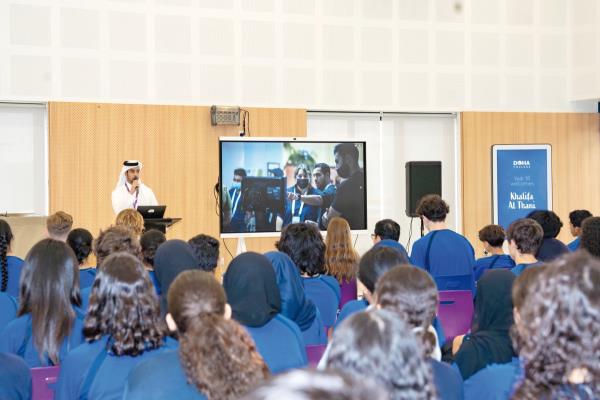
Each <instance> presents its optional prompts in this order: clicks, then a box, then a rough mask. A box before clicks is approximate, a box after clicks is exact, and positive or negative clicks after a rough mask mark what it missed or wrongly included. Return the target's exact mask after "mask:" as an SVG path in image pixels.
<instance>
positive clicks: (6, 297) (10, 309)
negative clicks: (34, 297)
mask: <svg viewBox="0 0 600 400" xmlns="http://www.w3.org/2000/svg"><path fill="white" fill-rule="evenodd" d="M18 305H19V304H18V303H17V299H15V298H14V297H12V296H11V295H10V294H8V293H6V292H0V332H2V330H3V329H4V328H6V326H7V325H8V324H9V323H10V321H12V320H13V319H15V318H16V317H17V307H18Z"/></svg>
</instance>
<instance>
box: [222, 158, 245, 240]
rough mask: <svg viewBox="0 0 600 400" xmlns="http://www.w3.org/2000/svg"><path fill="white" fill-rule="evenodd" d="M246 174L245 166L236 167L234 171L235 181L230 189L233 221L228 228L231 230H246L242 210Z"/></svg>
mask: <svg viewBox="0 0 600 400" xmlns="http://www.w3.org/2000/svg"><path fill="white" fill-rule="evenodd" d="M246 175H247V174H246V170H245V169H244V168H236V169H235V170H234V171H233V183H232V184H231V186H230V187H229V189H228V192H229V197H230V198H231V213H230V215H231V221H230V222H229V227H228V228H227V230H228V231H229V232H246V223H245V221H244V211H243V210H242V204H243V201H242V181H243V180H244V178H245V177H246Z"/></svg>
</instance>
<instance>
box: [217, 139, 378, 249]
mask: <svg viewBox="0 0 600 400" xmlns="http://www.w3.org/2000/svg"><path fill="white" fill-rule="evenodd" d="M219 152H220V178H219V184H220V185H219V187H220V188H221V190H220V200H221V202H220V204H221V213H220V215H221V235H222V236H225V237H227V236H240V235H255V234H257V235H258V234H260V235H265V234H269V233H277V232H280V231H281V229H282V228H283V227H285V226H287V225H289V224H292V223H299V222H305V223H309V224H314V225H315V226H318V227H319V228H320V229H321V230H327V226H328V224H329V221H331V219H332V218H334V217H341V218H344V219H345V220H346V221H348V224H349V225H350V229H351V230H353V231H364V230H366V229H367V204H366V199H367V181H366V143H365V142H364V141H363V142H356V141H314V140H304V139H302V140H301V139H292V138H284V139H282V138H278V139H274V138H249V139H246V138H220V140H219Z"/></svg>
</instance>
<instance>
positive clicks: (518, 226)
mask: <svg viewBox="0 0 600 400" xmlns="http://www.w3.org/2000/svg"><path fill="white" fill-rule="evenodd" d="M507 240H508V252H509V253H510V256H511V258H512V259H513V260H514V262H515V267H514V268H513V269H511V271H512V273H513V274H515V275H516V276H519V275H521V273H522V272H523V271H525V270H526V269H527V268H530V267H534V266H536V265H540V262H539V261H538V259H537V258H536V257H535V255H536V254H537V252H538V249H539V248H540V246H541V245H542V241H543V240H544V230H543V229H542V227H541V226H540V224H538V223H537V222H535V221H534V220H532V219H529V218H522V219H518V220H516V221H514V222H513V223H512V224H510V226H509V227H508V233H507Z"/></svg>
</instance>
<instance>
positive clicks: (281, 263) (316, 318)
mask: <svg viewBox="0 0 600 400" xmlns="http://www.w3.org/2000/svg"><path fill="white" fill-rule="evenodd" d="M265 256H266V257H267V258H268V259H269V261H271V264H272V265H273V269H274V270H275V278H276V281H277V286H278V287H279V294H280V296H281V315H283V316H284V317H287V318H289V319H290V320H292V321H294V322H295V323H296V324H297V325H298V327H299V328H300V330H301V331H302V337H303V338H304V344H305V345H307V346H308V345H317V344H327V334H326V332H325V327H324V326H323V321H322V320H321V314H320V313H319V310H318V309H317V307H316V306H315V304H314V303H313V302H312V301H310V300H309V299H308V298H307V297H306V294H305V293H304V287H303V286H302V278H301V277H300V272H298V268H296V265H294V262H293V261H292V259H291V258H290V257H289V256H288V255H287V254H285V253H282V252H280V251H270V252H268V253H266V254H265Z"/></svg>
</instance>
